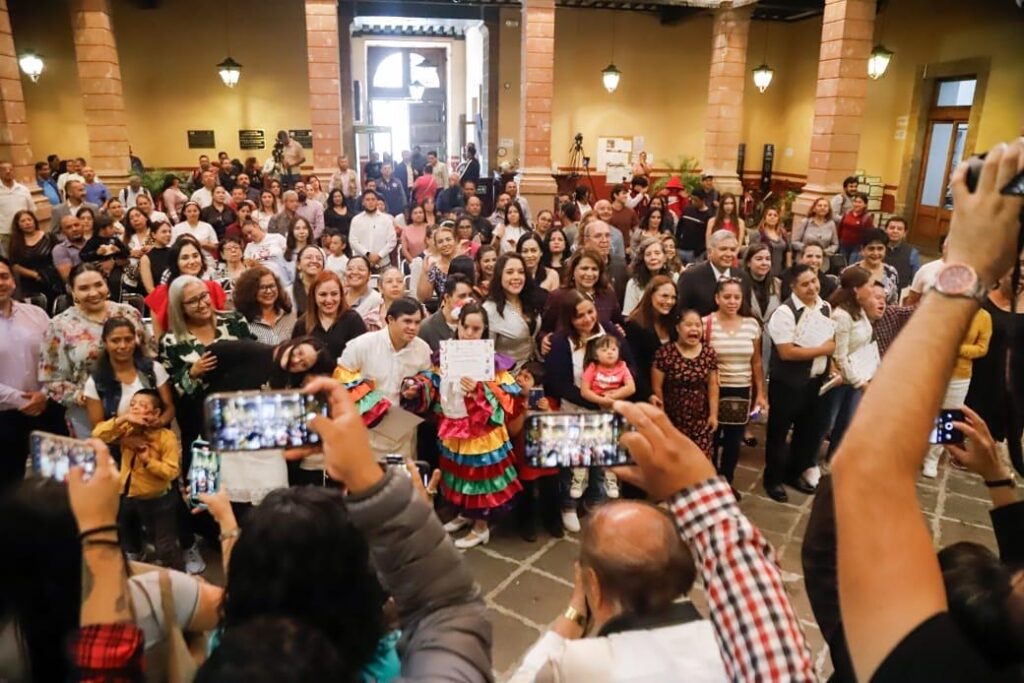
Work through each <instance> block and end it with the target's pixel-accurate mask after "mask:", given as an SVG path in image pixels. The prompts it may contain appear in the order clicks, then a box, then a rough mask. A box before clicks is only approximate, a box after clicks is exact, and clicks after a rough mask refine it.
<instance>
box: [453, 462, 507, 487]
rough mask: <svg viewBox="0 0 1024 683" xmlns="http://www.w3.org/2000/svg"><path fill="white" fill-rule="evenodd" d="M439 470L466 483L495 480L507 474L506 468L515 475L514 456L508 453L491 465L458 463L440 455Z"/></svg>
mask: <svg viewBox="0 0 1024 683" xmlns="http://www.w3.org/2000/svg"><path fill="white" fill-rule="evenodd" d="M440 465H441V472H442V473H449V474H451V475H452V476H454V477H456V478H457V479H460V480H462V481H464V482H467V483H479V482H486V481H489V480H494V481H497V480H499V479H501V478H502V477H505V476H507V474H508V470H509V469H512V470H513V475H515V458H514V457H513V456H512V455H511V454H510V455H508V456H507V457H505V458H503V459H502V460H500V461H498V462H496V463H494V464H493V465H478V464H475V463H474V464H472V465H460V464H458V463H456V462H455V461H454V460H451V459H449V458H445V457H444V456H442V457H441V462H440ZM456 488H457V487H456Z"/></svg>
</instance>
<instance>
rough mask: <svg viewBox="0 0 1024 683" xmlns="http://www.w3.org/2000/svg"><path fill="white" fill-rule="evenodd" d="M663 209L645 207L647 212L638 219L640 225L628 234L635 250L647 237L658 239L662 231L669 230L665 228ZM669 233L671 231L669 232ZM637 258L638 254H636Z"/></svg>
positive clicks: (630, 243) (631, 246) (666, 231)
mask: <svg viewBox="0 0 1024 683" xmlns="http://www.w3.org/2000/svg"><path fill="white" fill-rule="evenodd" d="M665 213H666V212H665V209H661V208H658V207H656V206H655V207H651V208H649V209H647V213H645V214H644V217H643V218H641V219H640V225H639V226H637V229H636V230H634V231H633V234H632V235H631V236H630V240H629V245H630V248H631V249H633V251H634V255H635V252H636V251H637V250H638V249H639V247H640V244H641V243H642V242H643V241H644V240H645V239H647V238H651V239H656V240H660V239H661V235H662V234H663V233H668V232H669V231H668V230H666V229H665V227H664V226H665ZM669 234H671V233H669ZM636 258H637V259H639V256H636Z"/></svg>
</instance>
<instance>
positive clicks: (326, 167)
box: [306, 0, 357, 182]
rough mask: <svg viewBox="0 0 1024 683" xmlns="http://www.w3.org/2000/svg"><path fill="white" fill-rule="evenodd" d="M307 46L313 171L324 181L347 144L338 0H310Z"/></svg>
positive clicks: (307, 9)
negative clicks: (344, 142) (344, 141)
mask: <svg viewBox="0 0 1024 683" xmlns="http://www.w3.org/2000/svg"><path fill="white" fill-rule="evenodd" d="M306 48H307V50H308V52H309V122H310V125H311V126H312V130H313V169H314V170H313V172H314V173H316V174H317V175H319V176H325V175H326V177H321V178H320V181H321V182H326V180H327V177H329V176H330V174H331V173H332V172H333V169H334V168H335V167H336V166H337V158H338V155H339V154H341V150H342V147H343V145H342V142H341V69H340V65H339V59H338V3H337V0H306ZM354 163H357V162H354Z"/></svg>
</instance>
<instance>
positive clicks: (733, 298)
mask: <svg viewBox="0 0 1024 683" xmlns="http://www.w3.org/2000/svg"><path fill="white" fill-rule="evenodd" d="M715 303H716V304H717V305H718V310H717V311H715V312H714V313H712V314H711V315H709V316H707V317H706V318H704V337H705V340H706V341H707V343H708V344H709V345H710V346H711V348H713V349H714V350H715V354H717V356H718V382H719V386H720V387H721V389H720V393H719V400H721V399H728V398H739V399H742V400H747V401H749V404H748V407H747V410H746V414H745V415H744V416H743V417H742V418H741V419H740V420H736V421H735V423H733V424H722V423H721V422H722V418H723V417H726V415H725V414H723V412H722V409H721V407H719V415H718V418H719V427H718V432H717V433H716V434H715V465H716V467H717V468H718V473H719V474H721V475H722V476H723V477H725V478H726V480H728V481H729V483H732V478H733V474H734V473H735V471H736V463H737V462H738V461H739V458H740V442H741V441H742V440H743V432H744V430H745V428H746V422H747V420H749V417H750V406H751V405H756V406H757V408H758V409H760V410H761V411H767V410H768V392H767V391H766V390H765V384H764V367H763V366H762V364H761V325H760V323H758V321H757V319H756V318H754V317H753V316H751V315H750V305H749V303H748V302H746V301H744V300H743V288H742V286H741V284H740V279H739V278H722V279H721V280H719V281H718V285H717V286H716V287H715ZM737 498H738V495H737Z"/></svg>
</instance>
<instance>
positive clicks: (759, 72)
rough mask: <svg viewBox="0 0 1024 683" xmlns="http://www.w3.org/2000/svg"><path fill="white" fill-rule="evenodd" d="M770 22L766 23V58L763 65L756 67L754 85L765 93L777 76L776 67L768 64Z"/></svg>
mask: <svg viewBox="0 0 1024 683" xmlns="http://www.w3.org/2000/svg"><path fill="white" fill-rule="evenodd" d="M769 27H770V24H768V23H765V25H764V59H763V60H762V61H761V65H760V66H758V67H757V68H756V69H754V85H755V86H757V91H758V92H760V93H764V91H765V90H767V89H768V86H769V85H771V84H772V78H773V77H774V76H775V69H773V68H771V67H770V66H768V29H769Z"/></svg>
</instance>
